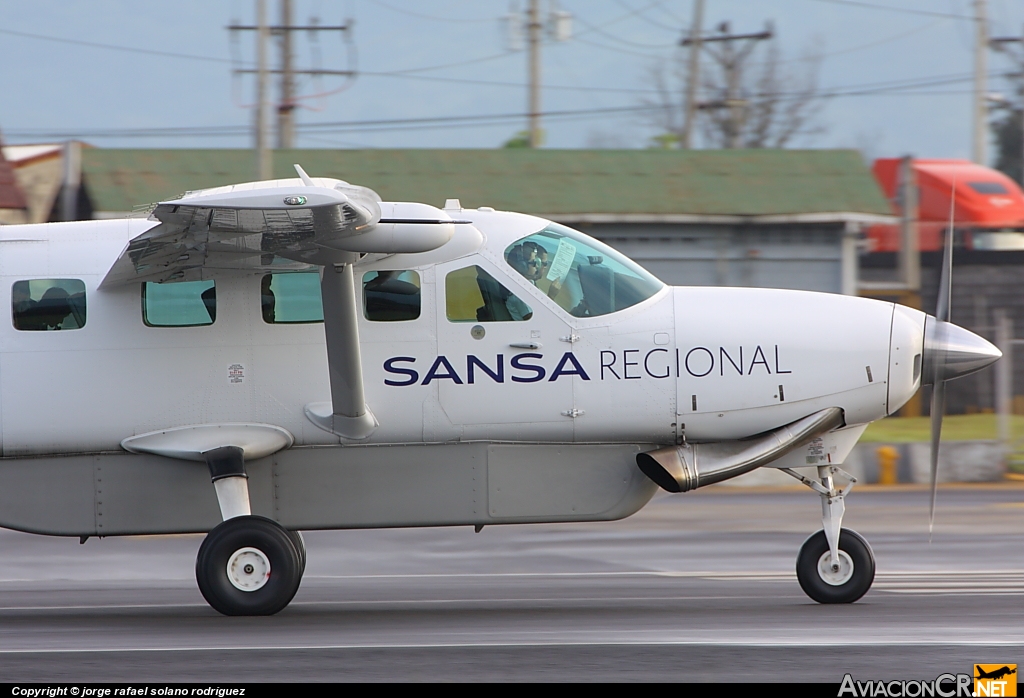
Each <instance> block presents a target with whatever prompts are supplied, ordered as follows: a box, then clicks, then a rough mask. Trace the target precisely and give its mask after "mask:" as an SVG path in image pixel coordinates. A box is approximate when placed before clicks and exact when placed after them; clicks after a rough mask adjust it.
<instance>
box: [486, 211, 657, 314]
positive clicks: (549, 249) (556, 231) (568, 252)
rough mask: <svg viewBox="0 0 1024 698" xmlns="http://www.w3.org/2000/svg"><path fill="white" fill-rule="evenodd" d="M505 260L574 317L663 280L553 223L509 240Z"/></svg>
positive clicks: (627, 302)
mask: <svg viewBox="0 0 1024 698" xmlns="http://www.w3.org/2000/svg"><path fill="white" fill-rule="evenodd" d="M505 261H506V262H508V264H509V266H510V267H512V268H513V269H515V270H516V271H517V272H519V274H521V275H522V276H524V277H525V278H526V279H527V280H528V281H529V282H530V283H531V284H533V285H534V286H536V287H537V288H538V289H540V290H541V292H542V293H544V294H546V295H547V297H548V298H550V299H552V300H553V301H555V303H557V304H558V305H559V306H561V307H562V308H563V309H564V310H566V311H567V312H569V313H570V314H571V315H574V316H576V317H595V316H598V315H607V314H608V313H614V312H616V311H618V310H623V309H625V308H629V307H630V306H633V305H636V304H637V303H640V302H642V301H645V300H647V299H648V298H650V297H651V296H653V295H654V294H655V293H657V292H658V291H660V290H661V289H662V287H663V286H664V284H663V283H661V281H659V280H658V279H657V278H656V277H655V276H654V275H652V274H651V273H650V272H648V271H647V270H646V269H644V268H643V267H641V266H640V265H639V264H637V263H636V262H634V261H633V260H631V259H630V258H629V257H626V256H625V255H624V254H622V253H620V252H618V251H616V250H613V249H612V248H611V247H608V246H607V245H605V244H603V243H601V242H598V241H597V240H594V239H593V238H590V237H588V236H586V235H584V234H583V233H580V232H578V231H576V230H573V229H572V228H567V227H565V226H564V225H559V224H557V223H551V224H550V225H548V227H547V228H544V230H541V231H540V232H538V233H534V234H533V235H530V236H528V237H525V238H522V239H520V240H517V241H516V242H514V243H512V244H511V245H509V246H508V248H507V249H506V250H505Z"/></svg>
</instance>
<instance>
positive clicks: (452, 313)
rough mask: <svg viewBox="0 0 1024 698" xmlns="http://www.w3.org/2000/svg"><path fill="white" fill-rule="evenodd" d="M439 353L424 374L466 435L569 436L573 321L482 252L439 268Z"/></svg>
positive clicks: (535, 437) (448, 414) (528, 439)
mask: <svg viewBox="0 0 1024 698" xmlns="http://www.w3.org/2000/svg"><path fill="white" fill-rule="evenodd" d="M437 288H438V296H439V302H438V306H437V338H438V355H437V357H436V359H435V360H434V362H433V364H432V365H431V366H429V367H425V368H426V371H425V373H424V374H422V378H421V381H422V382H424V383H431V382H433V383H435V384H436V385H437V388H438V397H439V401H440V404H441V406H442V408H443V410H444V412H445V414H446V415H447V417H448V419H450V420H451V421H452V423H453V424H458V425H464V426H463V431H462V433H463V438H467V439H472V438H489V439H490V438H501V439H514V440H524V441H530V440H565V441H571V440H572V429H573V425H572V418H571V416H570V415H569V414H563V413H569V412H570V411H571V410H572V407H573V387H572V386H573V370H572V366H571V365H570V366H568V367H567V366H565V365H563V362H561V359H562V357H563V353H564V350H568V349H569V348H570V345H569V344H565V343H564V342H563V341H562V338H563V337H566V336H568V335H569V334H571V332H570V328H569V326H568V324H567V323H566V322H565V321H564V320H563V319H561V318H560V317H558V316H557V315H556V314H555V313H554V312H553V311H551V310H550V309H549V308H548V307H546V306H545V305H543V304H542V303H541V302H540V301H538V300H537V299H536V298H534V297H532V296H531V294H530V293H529V292H527V291H526V290H525V289H523V288H520V286H519V283H518V282H517V281H513V280H512V279H510V278H509V277H508V276H507V275H505V274H504V273H503V272H502V271H500V270H498V269H497V268H495V267H494V266H492V265H490V263H489V262H487V261H486V260H483V259H481V258H475V259H472V260H459V261H456V262H451V263H448V264H444V265H440V266H439V267H438V268H437Z"/></svg>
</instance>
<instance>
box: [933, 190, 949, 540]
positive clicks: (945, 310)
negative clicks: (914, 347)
mask: <svg viewBox="0 0 1024 698" xmlns="http://www.w3.org/2000/svg"><path fill="white" fill-rule="evenodd" d="M955 213H956V180H955V179H954V180H953V190H952V192H951V194H950V197H949V226H948V227H947V228H946V240H945V243H946V244H945V245H943V250H942V270H941V271H940V272H939V298H938V301H937V302H936V304H935V335H934V336H935V337H936V338H937V339H938V340H939V341H938V343H937V346H938V347H942V349H940V350H939V352H938V353H939V355H938V356H934V357H933V359H932V362H931V369H932V403H931V408H930V412H931V423H932V449H931V450H932V452H931V476H932V499H931V506H929V508H928V541H929V542H931V539H932V530H933V529H934V528H935V495H936V494H937V493H938V488H939V443H940V442H941V440H942V418H943V416H945V414H946V381H945V380H944V379H945V377H946V376H945V375H944V371H943V368H944V367H945V365H946V353H947V352H946V346H947V345H948V342H947V341H946V340H947V336H948V334H949V333H948V332H947V330H946V328H947V323H948V322H949V316H950V304H951V302H952V294H953V225H954V222H955V220H956V218H955Z"/></svg>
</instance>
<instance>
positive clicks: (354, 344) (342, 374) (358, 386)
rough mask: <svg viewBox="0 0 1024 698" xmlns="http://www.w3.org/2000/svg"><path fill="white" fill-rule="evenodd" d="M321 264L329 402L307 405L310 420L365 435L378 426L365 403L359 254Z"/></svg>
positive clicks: (353, 434) (346, 433) (356, 437)
mask: <svg viewBox="0 0 1024 698" xmlns="http://www.w3.org/2000/svg"><path fill="white" fill-rule="evenodd" d="M346 257H348V259H346V261H344V262H341V263H337V262H336V263H334V264H328V265H325V266H324V267H323V272H322V276H321V278H320V296H321V298H322V299H323V304H324V333H325V334H326V335H327V362H328V366H329V373H330V379H331V402H329V403H325V402H319V403H310V404H308V405H306V408H305V412H306V417H308V418H309V420H310V421H311V422H313V424H316V425H317V426H318V427H320V428H321V429H323V430H325V431H329V432H331V433H332V434H337V435H338V436H341V437H344V438H346V439H354V440H360V439H365V438H366V437H368V436H369V435H370V434H372V433H373V432H374V430H375V429H376V428H377V426H378V422H377V419H376V418H375V417H374V416H373V413H372V412H370V408H369V407H367V406H366V398H365V395H364V392H363V369H362V362H361V361H360V354H359V318H358V315H357V313H358V312H359V308H358V304H357V301H356V284H355V270H354V269H353V268H352V264H353V263H354V262H355V261H356V259H357V258H358V255H355V254H349V255H346Z"/></svg>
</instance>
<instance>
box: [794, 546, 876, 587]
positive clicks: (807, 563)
mask: <svg viewBox="0 0 1024 698" xmlns="http://www.w3.org/2000/svg"><path fill="white" fill-rule="evenodd" d="M839 551H840V553H846V554H847V555H848V556H849V561H850V562H851V563H852V564H853V570H852V574H851V575H850V576H849V579H847V580H846V581H844V582H843V583H842V584H839V585H834V584H830V583H829V582H827V581H826V580H825V579H824V578H823V577H822V575H821V573H820V572H819V571H818V562H819V561H820V560H821V558H822V556H823V555H825V554H826V553H828V540H827V539H826V538H825V532H824V531H818V532H817V533H815V534H814V535H812V536H811V537H810V538H808V539H807V540H806V541H804V544H803V545H802V546H801V547H800V554H799V555H797V558H796V578H797V579H798V580H799V581H800V588H801V589H803V590H804V593H805V594H807V595H808V596H810V597H811V598H812V599H814V600H815V601H817V602H818V603H853V602H854V601H856V600H857V599H859V598H860V597H862V596H864V594H865V593H867V590H868V589H870V588H871V583H872V582H874V581H875V554H874V553H873V552H871V546H869V545H868V542H867V541H866V540H864V539H863V538H862V537H861V536H860V535H859V534H858V533H857V532H856V531H851V530H849V529H846V528H844V529H841V530H840V531H839ZM840 557H842V555H840Z"/></svg>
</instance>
